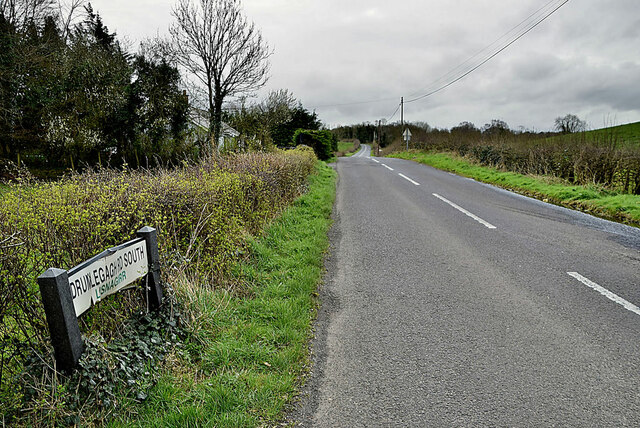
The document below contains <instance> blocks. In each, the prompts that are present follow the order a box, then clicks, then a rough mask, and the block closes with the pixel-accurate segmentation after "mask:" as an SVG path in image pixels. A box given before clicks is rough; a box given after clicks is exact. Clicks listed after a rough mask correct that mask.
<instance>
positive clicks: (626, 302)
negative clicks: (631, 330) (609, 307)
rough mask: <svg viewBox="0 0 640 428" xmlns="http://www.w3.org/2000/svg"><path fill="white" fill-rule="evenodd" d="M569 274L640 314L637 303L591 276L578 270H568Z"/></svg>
mask: <svg viewBox="0 0 640 428" xmlns="http://www.w3.org/2000/svg"><path fill="white" fill-rule="evenodd" d="M567 274H568V275H569V276H572V277H574V278H575V279H577V280H578V281H580V282H581V283H583V284H584V285H586V286H587V287H589V288H593V289H594V290H596V291H597V292H598V293H600V294H602V295H603V296H604V297H606V298H607V299H609V300H613V301H614V302H616V303H617V304H619V305H622V306H624V308H625V309H627V310H629V311H631V312H633V313H635V314H637V315H640V308H639V307H637V306H636V305H634V304H633V303H631V302H629V301H627V300H624V299H623V298H622V297H620V296H618V295H617V294H614V293H612V292H611V291H609V290H607V289H606V288H604V287H602V286H600V285H598V284H596V283H595V282H593V281H591V280H590V279H589V278H585V277H584V276H582V275H580V274H579V273H578V272H567Z"/></svg>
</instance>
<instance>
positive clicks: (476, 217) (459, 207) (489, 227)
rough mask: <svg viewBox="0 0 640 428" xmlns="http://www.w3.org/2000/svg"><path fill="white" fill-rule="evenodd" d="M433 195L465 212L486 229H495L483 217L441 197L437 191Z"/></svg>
mask: <svg viewBox="0 0 640 428" xmlns="http://www.w3.org/2000/svg"><path fill="white" fill-rule="evenodd" d="M433 196H435V197H436V198H438V199H440V200H441V201H443V202H446V203H447V204H449V205H451V206H452V207H453V208H455V209H457V210H458V211H460V212H461V213H463V214H466V215H467V216H469V217H471V218H472V219H474V220H475V221H477V222H478V223H480V224H482V225H483V226H485V227H486V228H487V229H496V227H495V226H494V225H492V224H491V223H489V222H487V221H484V220H483V219H481V218H480V217H478V216H477V215H475V214H472V213H470V212H469V211H467V210H465V209H464V208H462V207H461V206H460V205H456V204H454V203H453V202H451V201H450V200H448V199H447V198H443V197H442V196H440V195H438V194H437V193H433Z"/></svg>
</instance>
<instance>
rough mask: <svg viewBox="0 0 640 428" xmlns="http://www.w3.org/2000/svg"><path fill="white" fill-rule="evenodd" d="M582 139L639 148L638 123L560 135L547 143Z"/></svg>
mask: <svg viewBox="0 0 640 428" xmlns="http://www.w3.org/2000/svg"><path fill="white" fill-rule="evenodd" d="M567 139H568V140H572V139H579V140H580V139H584V140H585V141H588V142H596V141H613V142H616V143H618V144H620V145H622V146H627V147H638V148H640V122H635V123H628V124H626V125H619V126H613V127H611V128H603V129H595V130H593V131H586V132H582V133H577V134H569V135H561V136H557V137H553V138H550V139H549V141H550V142H553V141H558V140H567Z"/></svg>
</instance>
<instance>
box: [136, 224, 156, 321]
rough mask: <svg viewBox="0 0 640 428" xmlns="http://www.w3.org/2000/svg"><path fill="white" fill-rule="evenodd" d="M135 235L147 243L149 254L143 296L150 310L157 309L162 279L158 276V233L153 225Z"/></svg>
mask: <svg viewBox="0 0 640 428" xmlns="http://www.w3.org/2000/svg"><path fill="white" fill-rule="evenodd" d="M136 235H137V236H138V237H139V238H143V239H144V240H145V241H146V243H147V245H146V246H147V255H148V256H149V273H148V274H147V278H146V284H147V290H146V293H144V294H145V298H146V299H147V305H148V306H149V308H150V309H152V310H157V309H159V308H160V306H161V305H162V281H161V278H160V254H159V252H158V233H157V232H156V229H154V228H153V227H149V226H145V227H143V228H142V229H140V230H139V231H138V232H137V233H136Z"/></svg>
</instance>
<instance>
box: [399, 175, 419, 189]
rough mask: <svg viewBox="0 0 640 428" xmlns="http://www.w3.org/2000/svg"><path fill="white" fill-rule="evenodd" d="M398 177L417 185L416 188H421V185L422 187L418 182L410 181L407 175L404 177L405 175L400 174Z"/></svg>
mask: <svg viewBox="0 0 640 428" xmlns="http://www.w3.org/2000/svg"><path fill="white" fill-rule="evenodd" d="M398 175H399V176H400V177H402V178H404V179H405V180H409V181H410V182H412V183H413V184H415V185H416V186H419V185H420V183H418V182H417V181H413V180H412V179H410V178H409V177H407V176H406V175H404V174H400V173H398Z"/></svg>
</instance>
